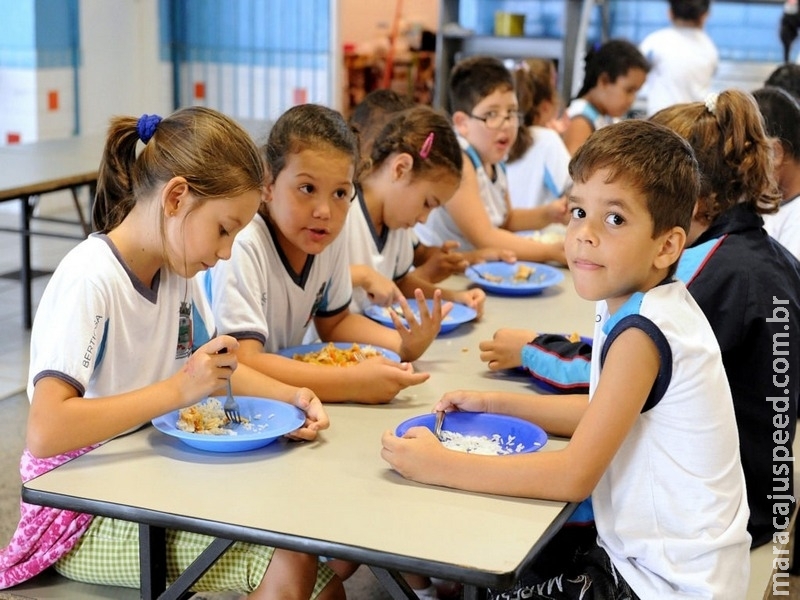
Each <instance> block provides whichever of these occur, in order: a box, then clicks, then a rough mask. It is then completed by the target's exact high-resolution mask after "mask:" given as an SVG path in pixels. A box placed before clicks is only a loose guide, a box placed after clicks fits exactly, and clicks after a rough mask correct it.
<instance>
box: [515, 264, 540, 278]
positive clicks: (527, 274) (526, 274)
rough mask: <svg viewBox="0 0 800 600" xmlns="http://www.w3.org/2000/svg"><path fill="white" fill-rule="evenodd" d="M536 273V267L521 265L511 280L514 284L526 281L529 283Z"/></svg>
mask: <svg viewBox="0 0 800 600" xmlns="http://www.w3.org/2000/svg"><path fill="white" fill-rule="evenodd" d="M535 272H536V269H535V268H534V267H529V266H528V265H522V264H521V265H518V266H517V270H516V271H514V275H513V276H512V277H511V280H512V281H513V282H514V283H521V282H524V281H528V279H530V278H531V275H533V274H534V273H535Z"/></svg>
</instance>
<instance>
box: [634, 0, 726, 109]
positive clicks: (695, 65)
mask: <svg viewBox="0 0 800 600" xmlns="http://www.w3.org/2000/svg"><path fill="white" fill-rule="evenodd" d="M710 4H711V1H710V0H670V2H669V7H670V8H669V18H670V21H671V22H672V24H671V25H670V26H669V27H665V28H663V29H659V30H657V31H654V32H653V33H651V34H650V35H648V36H646V37H645V38H644V40H642V43H641V44H639V50H640V51H641V52H642V54H644V56H645V58H647V60H648V62H649V63H650V66H651V71H650V73H649V74H648V76H647V83H646V85H645V93H646V96H647V115H648V116H649V115H653V114H655V113H656V112H658V111H659V110H661V109H662V108H666V107H668V106H672V105H673V104H680V103H682V102H699V101H700V100H703V98H705V97H706V96H707V95H708V93H709V91H710V89H711V80H712V78H713V77H714V73H715V72H716V70H717V65H718V64H719V52H718V51H717V47H716V46H715V45H714V42H713V41H712V39H711V38H710V37H709V36H708V34H707V33H706V32H705V31H704V30H703V28H704V26H705V23H706V20H707V19H708V9H709V5H710Z"/></svg>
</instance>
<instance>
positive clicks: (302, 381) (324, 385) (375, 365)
mask: <svg viewBox="0 0 800 600" xmlns="http://www.w3.org/2000/svg"><path fill="white" fill-rule="evenodd" d="M351 316H352V317H356V318H357V319H356V320H357V321H361V320H362V319H363V321H364V323H363V325H364V327H367V328H368V329H369V328H371V326H374V327H376V328H378V327H379V328H381V329H384V330H386V331H387V332H389V333H393V332H392V330H391V329H389V328H387V327H384V326H383V325H380V324H378V323H375V322H374V321H371V320H369V319H367V318H366V317H362V316H361V315H351ZM319 321H323V319H319V320H318V321H315V323H316V322H319ZM322 329H323V331H324V330H325V327H324V325H323V326H322ZM318 331H319V329H318ZM378 331H380V330H378ZM395 335H396V334H395ZM334 340H335V338H334ZM334 340H330V341H334ZM347 341H348V342H357V341H361V342H364V341H366V340H363V339H361V340H359V339H355V338H350V339H348V340H347ZM368 343H373V344H375V345H380V344H378V343H377V342H368ZM238 354H239V359H240V360H241V362H242V364H245V365H248V366H250V367H251V368H252V369H255V370H257V371H260V372H261V373H265V374H268V375H271V376H272V377H275V378H278V379H280V380H281V381H282V382H284V384H286V385H287V387H289V388H290V389H296V388H295V387H293V386H298V387H299V386H304V385H306V386H308V385H310V386H311V387H312V389H313V390H314V392H315V393H316V394H317V395H318V396H319V397H320V399H321V400H322V401H323V402H361V403H364V404H385V403H387V402H390V401H391V400H392V398H394V397H395V396H396V395H397V394H398V393H399V392H400V391H402V390H403V389H405V388H406V387H408V386H411V385H417V384H419V383H422V382H423V381H425V380H426V379H428V377H429V376H428V374H427V373H415V372H414V370H413V369H412V368H411V366H410V365H401V364H398V363H395V362H393V361H390V360H388V359H385V358H370V359H368V360H365V361H364V362H362V363H359V364H357V365H353V366H350V367H333V366H329V365H314V364H311V363H306V362H302V361H299V360H294V359H292V358H288V357H285V356H280V355H278V354H272V353H270V352H264V348H263V346H262V345H261V343H260V342H258V341H257V340H241V342H240V343H239V350H238ZM309 416H311V415H309Z"/></svg>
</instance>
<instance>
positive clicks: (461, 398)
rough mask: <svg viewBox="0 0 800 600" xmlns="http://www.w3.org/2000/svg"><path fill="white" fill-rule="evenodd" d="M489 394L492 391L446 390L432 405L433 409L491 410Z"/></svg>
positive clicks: (490, 394)
mask: <svg viewBox="0 0 800 600" xmlns="http://www.w3.org/2000/svg"><path fill="white" fill-rule="evenodd" d="M491 396H492V392H473V391H468V390H456V391H453V392H447V393H446V394H445V395H444V396H442V398H441V399H440V400H439V401H438V402H437V403H436V404H435V405H434V407H433V411H434V412H438V411H440V410H443V411H445V412H453V411H459V410H460V411H464V412H492V410H491Z"/></svg>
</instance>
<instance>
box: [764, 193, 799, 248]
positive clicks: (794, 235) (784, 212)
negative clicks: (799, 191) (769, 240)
mask: <svg viewBox="0 0 800 600" xmlns="http://www.w3.org/2000/svg"><path fill="white" fill-rule="evenodd" d="M764 229H766V230H767V233H768V234H770V235H771V236H772V237H773V238H774V239H776V240H778V241H779V242H780V243H781V244H782V245H783V246H784V247H785V248H786V249H787V250H788V251H789V252H791V253H792V254H794V255H795V256H796V257H797V258H799V259H800V197H795V198H792V199H791V200H789V201H788V202H784V203H783V204H781V207H780V209H779V210H778V212H776V213H775V214H774V215H764Z"/></svg>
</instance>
